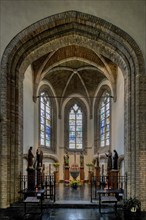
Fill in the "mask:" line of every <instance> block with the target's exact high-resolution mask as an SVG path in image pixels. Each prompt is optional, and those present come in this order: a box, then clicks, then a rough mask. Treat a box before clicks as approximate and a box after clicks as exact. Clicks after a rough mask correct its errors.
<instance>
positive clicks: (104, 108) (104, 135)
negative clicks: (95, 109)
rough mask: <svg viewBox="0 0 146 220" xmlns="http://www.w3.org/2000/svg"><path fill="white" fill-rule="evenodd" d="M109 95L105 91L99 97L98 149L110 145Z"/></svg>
mask: <svg viewBox="0 0 146 220" xmlns="http://www.w3.org/2000/svg"><path fill="white" fill-rule="evenodd" d="M110 115H111V105H110V94H109V92H107V91H105V92H104V93H103V94H102V96H101V102H100V108H99V122H100V128H99V129H100V147H105V146H109V145H110V142H111V140H110V133H111V131H110V127H111V126H110V122H111V120H110Z"/></svg>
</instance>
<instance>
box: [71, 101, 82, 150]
mask: <svg viewBox="0 0 146 220" xmlns="http://www.w3.org/2000/svg"><path fill="white" fill-rule="evenodd" d="M82 148H83V115H82V111H81V108H80V107H79V106H78V105H77V104H74V105H73V106H72V107H71V109H70V112H69V149H76V150H80V149H82Z"/></svg>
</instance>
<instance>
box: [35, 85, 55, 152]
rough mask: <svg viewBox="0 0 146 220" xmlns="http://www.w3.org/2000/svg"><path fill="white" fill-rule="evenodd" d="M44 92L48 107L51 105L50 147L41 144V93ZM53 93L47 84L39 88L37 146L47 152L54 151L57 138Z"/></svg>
mask: <svg viewBox="0 0 146 220" xmlns="http://www.w3.org/2000/svg"><path fill="white" fill-rule="evenodd" d="M43 92H45V93H46V94H47V96H48V99H49V102H50V107H51V112H50V115H51V134H50V147H48V146H46V145H41V104H40V103H41V94H42V93H43ZM50 97H53V93H52V91H51V90H50V88H49V86H47V85H43V86H42V87H41V88H40V90H39V135H38V138H39V139H38V140H39V146H40V147H41V148H42V149H43V150H44V152H45V151H47V152H49V153H55V152H56V145H57V143H56V140H57V135H56V134H57V108H56V102H55V100H54V99H53V98H50Z"/></svg>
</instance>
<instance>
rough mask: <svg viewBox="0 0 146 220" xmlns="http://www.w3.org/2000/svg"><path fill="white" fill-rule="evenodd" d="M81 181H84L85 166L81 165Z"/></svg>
mask: <svg viewBox="0 0 146 220" xmlns="http://www.w3.org/2000/svg"><path fill="white" fill-rule="evenodd" d="M80 181H81V182H82V183H83V182H84V167H80Z"/></svg>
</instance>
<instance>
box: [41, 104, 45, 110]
mask: <svg viewBox="0 0 146 220" xmlns="http://www.w3.org/2000/svg"><path fill="white" fill-rule="evenodd" d="M41 109H42V110H44V103H42V102H41Z"/></svg>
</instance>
